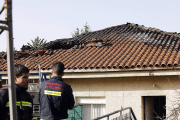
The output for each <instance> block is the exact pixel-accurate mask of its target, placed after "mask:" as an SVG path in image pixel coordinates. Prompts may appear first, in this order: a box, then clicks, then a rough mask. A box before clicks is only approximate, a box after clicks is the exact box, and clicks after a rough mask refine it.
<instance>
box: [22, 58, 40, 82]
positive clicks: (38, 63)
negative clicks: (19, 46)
mask: <svg viewBox="0 0 180 120" xmlns="http://www.w3.org/2000/svg"><path fill="white" fill-rule="evenodd" d="M28 62H35V63H37V64H38V65H39V85H40V84H41V65H40V63H39V62H38V61H36V60H29V61H27V62H26V64H25V66H27V63H28Z"/></svg>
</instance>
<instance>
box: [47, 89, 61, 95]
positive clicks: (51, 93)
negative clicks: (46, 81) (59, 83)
mask: <svg viewBox="0 0 180 120" xmlns="http://www.w3.org/2000/svg"><path fill="white" fill-rule="evenodd" d="M44 94H45V95H54V96H61V92H57V91H50V90H44Z"/></svg>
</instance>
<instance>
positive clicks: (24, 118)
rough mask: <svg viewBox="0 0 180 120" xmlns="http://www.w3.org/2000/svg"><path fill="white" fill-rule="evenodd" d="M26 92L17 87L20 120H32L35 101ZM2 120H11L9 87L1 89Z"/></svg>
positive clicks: (0, 108) (0, 114)
mask: <svg viewBox="0 0 180 120" xmlns="http://www.w3.org/2000/svg"><path fill="white" fill-rule="evenodd" d="M26 90H27V89H26V88H22V87H19V86H17V85H16V98H17V99H16V106H17V117H18V120H32V113H33V100H32V98H31V96H30V94H29V93H28V92H27V91H26ZM0 120H10V113H9V94H8V87H6V88H2V89H0Z"/></svg>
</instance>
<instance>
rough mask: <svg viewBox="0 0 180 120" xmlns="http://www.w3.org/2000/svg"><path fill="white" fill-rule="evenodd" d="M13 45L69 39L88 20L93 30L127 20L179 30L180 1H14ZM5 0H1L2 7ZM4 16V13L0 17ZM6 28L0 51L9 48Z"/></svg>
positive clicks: (154, 26) (162, 28) (169, 30)
mask: <svg viewBox="0 0 180 120" xmlns="http://www.w3.org/2000/svg"><path fill="white" fill-rule="evenodd" d="M12 1H13V38H14V47H15V49H16V50H20V48H21V47H22V45H27V42H30V43H31V40H34V39H35V38H36V37H37V36H38V37H39V38H41V39H43V38H44V39H45V40H47V42H49V41H53V40H56V39H62V38H70V37H72V35H71V32H73V30H75V29H76V28H77V27H78V28H80V29H81V28H83V25H85V23H86V22H87V23H88V25H89V26H90V27H91V30H92V31H96V30H100V29H104V28H107V27H111V26H116V25H121V24H126V23H127V22H130V23H135V24H139V25H144V26H146V27H152V28H158V29H161V30H163V31H167V32H177V33H180V15H179V14H180V13H179V11H180V7H179V5H180V0H12ZM3 3H4V0H0V8H1V7H2V5H3ZM4 19H5V12H3V13H2V14H1V15H0V20H4ZM6 39H7V38H6V31H4V32H3V33H2V34H1V35H0V41H1V44H0V51H6V48H7V41H6Z"/></svg>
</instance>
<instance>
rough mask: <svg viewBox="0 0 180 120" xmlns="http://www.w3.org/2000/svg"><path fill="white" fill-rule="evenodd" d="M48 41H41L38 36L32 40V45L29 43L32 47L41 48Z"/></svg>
mask: <svg viewBox="0 0 180 120" xmlns="http://www.w3.org/2000/svg"><path fill="white" fill-rule="evenodd" d="M46 41H47V40H44V38H43V39H40V38H39V37H38V36H37V37H36V38H35V39H34V40H31V42H32V44H31V43H29V42H28V43H27V44H28V45H29V46H30V47H40V46H41V45H43V44H45V43H46Z"/></svg>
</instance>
